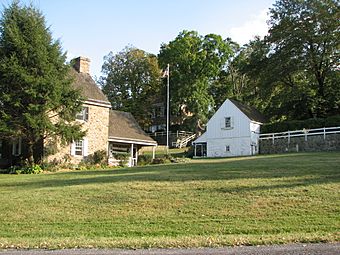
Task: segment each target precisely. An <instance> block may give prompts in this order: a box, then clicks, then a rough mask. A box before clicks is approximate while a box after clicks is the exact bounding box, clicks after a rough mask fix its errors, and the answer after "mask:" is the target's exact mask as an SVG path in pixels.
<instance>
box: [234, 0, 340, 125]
mask: <svg viewBox="0 0 340 255" xmlns="http://www.w3.org/2000/svg"><path fill="white" fill-rule="evenodd" d="M339 8H340V7H339V5H338V3H337V1H336V0H311V1H300V0H289V1H287V0H278V1H276V3H275V4H274V7H273V8H271V9H270V15H271V17H270V20H269V25H270V29H269V35H268V36H267V37H266V38H265V39H264V40H260V39H256V40H254V41H252V42H250V43H249V44H248V45H247V46H246V47H245V48H243V49H242V51H241V54H244V55H245V58H244V59H243V61H242V62H241V63H240V65H238V67H239V70H241V73H242V72H243V73H244V74H246V75H247V77H248V82H249V85H248V86H249V87H250V88H252V89H254V91H253V93H252V94H248V95H247V93H246V97H247V96H248V99H249V101H250V102H251V103H252V104H253V105H255V106H258V107H259V108H260V109H261V108H262V110H264V112H265V113H266V115H267V116H268V117H271V119H272V120H276V121H278V120H285V119H288V120H294V119H308V118H312V117H314V118H315V117H326V116H331V115H334V114H338V112H339V106H340V92H339V91H340V83H339V78H340V76H339V70H338V66H339V50H338V49H339V45H340V43H339V42H340V39H339V38H340V31H339V29H338V21H339V13H340V12H339Z"/></svg>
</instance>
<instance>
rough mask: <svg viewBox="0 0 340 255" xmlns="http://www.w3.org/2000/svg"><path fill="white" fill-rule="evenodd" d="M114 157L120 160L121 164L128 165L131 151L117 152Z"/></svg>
mask: <svg viewBox="0 0 340 255" xmlns="http://www.w3.org/2000/svg"><path fill="white" fill-rule="evenodd" d="M113 157H114V158H115V159H117V160H120V162H119V165H120V166H126V164H127V163H128V160H129V157H130V154H129V153H116V154H114V155H113Z"/></svg>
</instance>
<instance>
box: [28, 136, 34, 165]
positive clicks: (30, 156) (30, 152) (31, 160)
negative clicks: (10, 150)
mask: <svg viewBox="0 0 340 255" xmlns="http://www.w3.org/2000/svg"><path fill="white" fill-rule="evenodd" d="M33 149H34V143H33V142H32V141H29V142H28V143H27V160H28V164H29V165H30V166H33V165H34V157H33Z"/></svg>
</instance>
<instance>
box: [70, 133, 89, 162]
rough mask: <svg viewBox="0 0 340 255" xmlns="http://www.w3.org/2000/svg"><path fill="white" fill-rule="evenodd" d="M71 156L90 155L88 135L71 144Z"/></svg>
mask: <svg viewBox="0 0 340 255" xmlns="http://www.w3.org/2000/svg"><path fill="white" fill-rule="evenodd" d="M71 156H84V157H86V156H88V139H87V138H86V137H84V138H83V139H82V140H77V141H74V142H73V143H72V144H71Z"/></svg>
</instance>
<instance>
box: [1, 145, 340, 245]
mask: <svg viewBox="0 0 340 255" xmlns="http://www.w3.org/2000/svg"><path fill="white" fill-rule="evenodd" d="M339 164H340V153H339V152H334V153H295V154H284V155H270V156H257V157H243V158H234V159H231V158H229V159H204V160H193V161H192V163H190V164H171V165H153V166H147V167H138V168H132V169H125V168H118V169H116V170H99V171H73V172H59V173H51V174H41V175H36V176H32V175H18V176H13V175H0V184H1V185H0V193H1V194H2V195H1V196H0V204H1V205H2V206H0V215H2V216H3V217H0V226H1V228H0V247H1V249H6V248H11V249H13V248H20V249H30V248H36V249H37V248H44V249H62V248H75V247H78V248H88V247H92V248H110V247H117V248H130V249H132V248H151V247H154V248H159V247H162V248H166V247H204V246H208V247H217V246H227V245H241V244H244V245H245V244H248V245H259V244H274V243H299V242H336V241H339V209H340V205H339V195H340V194H339V192H340V187H339V185H340V182H339V181H340V180H339V178H340V175H339ZM42 215H43V220H42ZM19 219H20V220H19ZM42 239H43V242H42Z"/></svg>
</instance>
